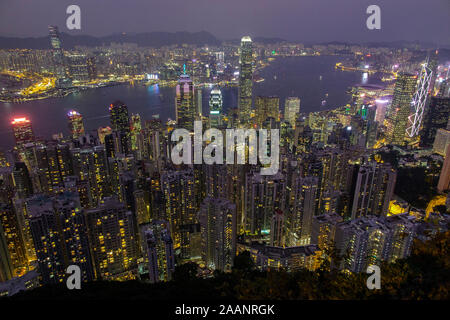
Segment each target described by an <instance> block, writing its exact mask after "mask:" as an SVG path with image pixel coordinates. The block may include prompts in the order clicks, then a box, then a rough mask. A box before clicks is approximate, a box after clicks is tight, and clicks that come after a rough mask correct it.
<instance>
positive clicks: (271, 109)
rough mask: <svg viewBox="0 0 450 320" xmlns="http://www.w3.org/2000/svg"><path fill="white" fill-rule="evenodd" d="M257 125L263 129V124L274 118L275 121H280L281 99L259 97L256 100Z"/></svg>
mask: <svg viewBox="0 0 450 320" xmlns="http://www.w3.org/2000/svg"><path fill="white" fill-rule="evenodd" d="M255 113H256V123H257V124H258V126H259V127H262V125H263V123H264V122H265V121H266V120H267V119H268V118H272V119H274V120H275V121H279V120H280V98H278V97H275V96H272V97H262V96H258V97H256V99H255Z"/></svg>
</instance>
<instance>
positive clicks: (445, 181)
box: [437, 147, 450, 192]
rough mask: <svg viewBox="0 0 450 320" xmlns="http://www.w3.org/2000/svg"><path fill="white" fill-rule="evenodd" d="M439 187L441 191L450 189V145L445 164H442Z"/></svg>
mask: <svg viewBox="0 0 450 320" xmlns="http://www.w3.org/2000/svg"><path fill="white" fill-rule="evenodd" d="M437 189H438V191H439V192H444V191H446V190H449V189H450V147H447V153H446V155H445V159H444V164H443V165H442V169H441V174H440V176H439V182H438V185H437Z"/></svg>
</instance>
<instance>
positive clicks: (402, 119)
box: [389, 74, 417, 146]
mask: <svg viewBox="0 0 450 320" xmlns="http://www.w3.org/2000/svg"><path fill="white" fill-rule="evenodd" d="M416 82H417V76H415V75H411V74H401V75H399V76H398V78H397V81H396V82H395V87H394V97H393V98H392V106H391V110H392V113H393V114H394V119H393V123H392V129H391V132H390V137H389V141H390V143H391V144H395V145H400V146H404V145H406V127H407V125H408V117H409V115H410V113H411V103H412V98H413V94H414V90H415V88H416Z"/></svg>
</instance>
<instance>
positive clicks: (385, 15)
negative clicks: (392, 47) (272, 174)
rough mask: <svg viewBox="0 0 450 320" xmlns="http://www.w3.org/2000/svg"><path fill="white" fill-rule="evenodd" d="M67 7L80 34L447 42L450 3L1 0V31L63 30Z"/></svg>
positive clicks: (449, 39) (12, 33) (419, 0)
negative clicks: (370, 24) (375, 12)
mask: <svg viewBox="0 0 450 320" xmlns="http://www.w3.org/2000/svg"><path fill="white" fill-rule="evenodd" d="M70 4H77V5H79V6H80V7H81V11H82V12H81V14H82V30H80V31H75V32H70V33H77V34H90V35H97V36H99V35H109V34H112V33H119V32H148V31H169V32H174V31H191V32H195V31H202V30H204V31H208V32H211V33H212V34H214V35H215V36H217V37H219V38H220V39H234V38H240V37H241V36H242V35H244V34H249V35H251V36H253V37H255V36H264V37H280V38H283V39H286V40H292V41H313V42H325V41H352V42H366V41H367V42H371V41H396V40H408V41H414V40H419V41H428V42H433V43H435V44H438V45H440V46H448V45H450V36H449V31H450V19H449V17H450V1H449V0H126V1H125V0H68V1H66V0H0V34H1V35H3V36H42V35H45V34H47V26H48V25H49V24H56V25H58V26H59V27H60V30H61V31H63V32H68V30H67V28H66V27H65V21H66V18H67V15H66V13H65V11H66V8H67V6H68V5H70ZM371 4H377V5H379V6H380V7H381V30H372V31H370V30H368V29H367V28H366V19H367V17H368V15H367V14H366V8H367V7H368V6H369V5H371Z"/></svg>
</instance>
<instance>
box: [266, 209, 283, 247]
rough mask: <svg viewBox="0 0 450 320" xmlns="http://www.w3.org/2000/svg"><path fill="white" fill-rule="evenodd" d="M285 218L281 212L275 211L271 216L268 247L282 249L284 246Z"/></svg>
mask: <svg viewBox="0 0 450 320" xmlns="http://www.w3.org/2000/svg"><path fill="white" fill-rule="evenodd" d="M284 220H285V217H284V213H283V211H281V210H276V211H275V212H274V214H273V215H272V225H271V226H270V245H271V246H274V247H284V244H285V236H286V235H285V230H286V228H285V222H284Z"/></svg>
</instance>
